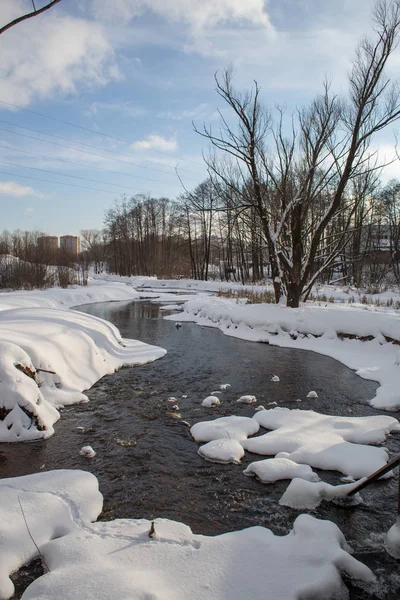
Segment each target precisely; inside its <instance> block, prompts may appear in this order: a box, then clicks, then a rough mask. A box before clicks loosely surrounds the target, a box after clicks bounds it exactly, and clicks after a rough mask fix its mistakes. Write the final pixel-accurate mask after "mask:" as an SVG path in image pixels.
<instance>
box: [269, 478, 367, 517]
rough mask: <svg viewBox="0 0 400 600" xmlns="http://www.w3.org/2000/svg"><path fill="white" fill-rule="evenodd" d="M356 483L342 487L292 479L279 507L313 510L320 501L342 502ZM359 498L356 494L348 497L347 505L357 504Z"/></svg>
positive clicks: (322, 482)
mask: <svg viewBox="0 0 400 600" xmlns="http://www.w3.org/2000/svg"><path fill="white" fill-rule="evenodd" d="M358 483H359V482H356V483H347V484H344V485H330V484H329V483H325V482H324V481H319V482H317V483H316V482H312V481H306V480H305V479H304V478H303V479H298V478H296V479H293V481H291V482H290V483H289V485H288V487H287V489H286V491H285V493H284V494H283V496H282V498H281V499H280V501H279V504H280V505H281V506H288V507H290V508H295V509H298V510H304V509H314V508H317V506H319V505H320V503H321V502H322V500H336V501H340V500H342V501H343V500H344V499H346V497H347V494H348V493H349V492H350V491H351V490H352V489H353V488H354V486H355V485H358ZM359 502H360V498H359V496H358V494H355V495H354V496H350V498H348V499H347V503H348V504H349V505H350V504H351V505H354V504H358V503H359Z"/></svg>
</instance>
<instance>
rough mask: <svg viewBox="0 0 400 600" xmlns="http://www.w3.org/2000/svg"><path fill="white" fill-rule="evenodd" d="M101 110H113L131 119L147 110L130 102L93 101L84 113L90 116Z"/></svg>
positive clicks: (140, 115)
mask: <svg viewBox="0 0 400 600" xmlns="http://www.w3.org/2000/svg"><path fill="white" fill-rule="evenodd" d="M102 112H114V113H118V114H119V115H122V116H125V117H130V118H133V119H135V118H136V117H142V116H143V115H145V114H147V110H145V109H144V108H139V107H138V106H134V105H133V104H132V103H131V102H93V103H92V104H91V106H90V108H89V110H88V111H87V113H86V114H87V115H88V116H90V117H92V116H97V115H99V114H100V113H102Z"/></svg>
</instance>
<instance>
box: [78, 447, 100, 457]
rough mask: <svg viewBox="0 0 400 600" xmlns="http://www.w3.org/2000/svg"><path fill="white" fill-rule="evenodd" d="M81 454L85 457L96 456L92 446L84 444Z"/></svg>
mask: <svg viewBox="0 0 400 600" xmlns="http://www.w3.org/2000/svg"><path fill="white" fill-rule="evenodd" d="M79 454H80V455H81V456H84V457H85V458H93V457H94V456H96V452H95V451H94V450H93V448H92V446H83V447H82V448H81V449H80V451H79Z"/></svg>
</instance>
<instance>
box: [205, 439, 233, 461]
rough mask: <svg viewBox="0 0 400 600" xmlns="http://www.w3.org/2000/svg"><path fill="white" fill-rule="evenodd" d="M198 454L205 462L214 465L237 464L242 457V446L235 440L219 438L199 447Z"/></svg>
mask: <svg viewBox="0 0 400 600" xmlns="http://www.w3.org/2000/svg"><path fill="white" fill-rule="evenodd" d="M198 453H199V455H200V456H201V457H202V458H205V460H209V461H210V462H215V463H222V464H227V463H234V464H239V463H240V459H241V458H243V456H244V450H243V446H242V445H241V444H240V443H239V442H238V441H236V440H233V439H230V438H220V439H217V440H213V441H212V442H208V444H204V446H200V448H199V449H198Z"/></svg>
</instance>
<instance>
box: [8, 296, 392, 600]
mask: <svg viewBox="0 0 400 600" xmlns="http://www.w3.org/2000/svg"><path fill="white" fill-rule="evenodd" d="M78 310H80V311H82V312H86V313H89V314H92V315H96V316H98V317H102V318H104V319H107V320H109V321H111V322H112V323H114V324H115V325H116V326H117V327H118V328H119V329H120V331H121V333H122V335H123V337H127V338H136V339H139V340H142V341H145V342H148V343H150V344H156V345H158V346H162V347H164V348H166V349H167V351H168V354H167V355H166V356H165V357H164V358H162V359H161V360H158V361H156V362H154V363H151V364H148V365H145V366H143V367H133V368H124V369H121V370H120V371H119V372H117V373H115V374H113V375H110V376H107V377H104V378H103V379H101V380H100V381H99V382H97V383H96V384H95V385H94V386H93V387H92V388H91V389H90V390H89V391H88V392H87V394H88V396H89V398H90V400H91V401H90V403H88V404H81V405H75V406H71V407H67V408H65V409H63V410H62V418H61V420H60V421H59V422H58V423H57V424H56V433H55V435H54V436H53V437H52V438H50V439H49V440H47V441H45V442H43V441H42V442H33V443H29V444H28V443H25V444H4V445H2V446H1V448H0V470H1V475H2V477H11V476H17V475H25V474H28V473H34V472H37V471H39V470H50V469H57V468H66V469H86V470H89V471H91V472H92V473H94V474H95V475H96V476H97V477H98V479H99V482H100V489H101V491H102V493H103V495H104V510H103V513H102V515H101V517H100V518H101V519H107V520H108V519H114V518H120V517H122V518H124V517H126V518H139V517H140V518H147V519H153V518H156V517H164V518H169V519H174V520H178V521H183V522H184V523H186V524H187V525H189V526H190V527H191V528H192V530H193V531H194V532H196V533H203V534H207V535H215V534H218V533H222V532H226V531H232V530H235V529H241V528H244V527H249V526H252V525H263V526H265V527H268V528H270V529H271V530H272V531H273V532H274V533H275V534H279V535H284V534H286V533H287V532H288V531H289V530H290V529H291V528H292V524H293V521H294V519H295V518H296V516H297V515H298V514H299V513H298V512H297V511H294V510H291V509H288V508H284V507H280V506H279V504H278V501H279V498H280V497H281V495H282V494H283V492H284V490H285V489H286V487H287V485H288V482H287V481H281V482H278V483H276V484H273V485H263V484H262V483H259V482H258V481H256V480H254V479H253V478H249V477H245V476H244V475H243V474H242V471H243V469H244V468H245V466H246V465H247V464H248V463H250V462H252V461H253V460H259V459H261V458H262V457H260V456H258V455H251V454H249V453H246V456H245V458H244V460H243V464H242V465H240V466H238V465H219V464H213V463H209V462H206V461H204V460H203V459H201V458H200V457H199V456H198V454H197V447H198V445H197V444H196V442H194V441H193V439H192V437H191V435H190V433H189V427H188V425H187V424H185V423H184V422H187V423H189V424H193V423H195V422H197V421H200V420H205V419H207V418H216V417H218V416H223V415H229V414H236V415H243V416H252V414H254V409H253V408H252V407H251V406H249V405H243V404H237V403H236V399H237V398H238V397H239V396H240V395H242V394H254V395H255V396H256V397H257V400H258V404H263V405H264V406H265V407H267V405H268V403H269V402H277V404H278V405H279V406H285V407H288V408H302V409H315V410H317V411H319V412H322V413H325V414H333V415H343V416H345V415H351V416H367V415H374V414H377V411H375V410H374V409H373V408H371V407H370V406H369V405H368V399H370V398H372V397H373V396H374V395H375V390H376V387H377V386H376V384H375V383H373V382H371V381H366V380H363V379H361V378H360V377H358V376H357V375H355V373H354V372H353V371H351V370H350V369H347V368H346V367H344V366H343V365H341V364H340V363H338V362H336V361H334V360H332V359H330V358H327V357H324V356H321V355H318V354H315V353H312V352H306V351H300V350H292V349H285V348H277V347H270V346H268V345H267V344H261V343H253V342H246V341H243V340H238V339H235V338H231V337H228V336H224V335H223V334H222V333H221V332H219V331H218V330H216V329H210V328H204V327H199V326H197V325H195V324H191V323H183V324H182V327H180V328H177V327H176V326H175V323H174V322H172V321H167V320H164V319H163V318H162V315H163V314H165V312H164V313H162V312H161V311H160V310H159V306H158V305H157V304H153V303H151V302H149V301H141V302H130V303H127V302H108V303H101V304H100V303H99V304H90V305H85V306H81V307H79V308H78ZM273 374H276V375H278V376H279V377H280V382H279V383H274V382H271V377H272V375H273ZM222 383H229V384H231V388H230V389H229V390H228V391H224V392H222V393H221V394H220V398H221V405H220V406H219V407H217V408H213V409H210V408H208V409H207V408H203V407H202V406H201V401H202V399H203V398H204V397H205V396H207V395H209V394H210V393H211V392H212V391H214V390H216V389H218V387H219V385H220V384H222ZM310 390H315V391H317V393H318V399H308V400H307V399H306V395H307V393H308V392H309V391H310ZM170 396H174V397H175V398H176V399H177V404H178V405H179V409H173V408H172V406H173V403H171V402H168V401H167V398H168V397H170ZM182 396H186V397H182ZM298 399H301V402H297V400H298ZM384 414H391V413H384ZM393 416H398V415H396V414H395V413H393ZM78 427H81V428H82V427H83V429H84V431H82V430H81V429H78ZM88 444H90V445H91V446H93V448H94V449H95V450H96V452H97V455H96V457H95V458H94V459H92V460H88V459H84V458H82V457H80V456H79V450H80V448H81V447H82V446H84V445H88ZM386 445H387V447H388V449H389V451H390V453H391V455H394V454H397V453H399V452H400V436H399V435H397V436H395V435H394V436H392V437H389V438H388V440H387V443H386ZM317 472H318V471H317ZM318 473H319V475H320V476H321V478H322V479H323V480H324V481H328V482H330V483H335V484H337V483H340V479H339V477H340V476H339V474H338V473H335V472H326V471H324V472H318ZM362 498H363V500H364V502H363V504H361V505H359V506H357V507H353V508H340V507H338V506H336V505H334V504H332V503H323V504H322V505H321V506H320V507H319V508H318V509H316V510H315V511H312V513H311V514H313V515H314V516H316V517H318V518H323V519H330V520H332V521H334V522H335V523H336V524H337V525H338V526H339V527H340V529H341V530H342V531H343V533H344V534H345V536H346V539H347V541H348V543H349V544H350V545H351V547H352V548H353V550H354V551H355V556H356V557H357V558H359V559H360V560H361V561H362V562H364V563H366V564H368V565H369V566H370V567H371V568H372V569H373V570H374V572H375V573H376V574H377V575H378V577H379V580H380V585H379V590H378V591H376V590H375V592H374V591H371V590H360V589H359V588H357V587H354V586H352V585H351V584H350V583H349V582H346V583H347V584H348V587H349V590H350V596H349V598H350V599H351V600H366V599H368V600H376V599H378V598H380V599H384V600H395V599H396V600H397V599H398V598H399V597H400V577H399V576H398V574H397V573H398V562H397V561H395V560H394V559H392V558H391V557H390V556H388V555H387V554H386V552H385V551H384V549H383V536H384V533H385V532H386V531H387V530H388V529H389V527H390V526H391V525H392V524H393V523H394V522H395V520H396V508H397V477H396V478H393V479H391V480H386V481H384V482H382V483H380V482H378V483H375V484H373V485H372V486H370V487H369V488H367V489H366V490H364V491H363V492H362Z"/></svg>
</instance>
